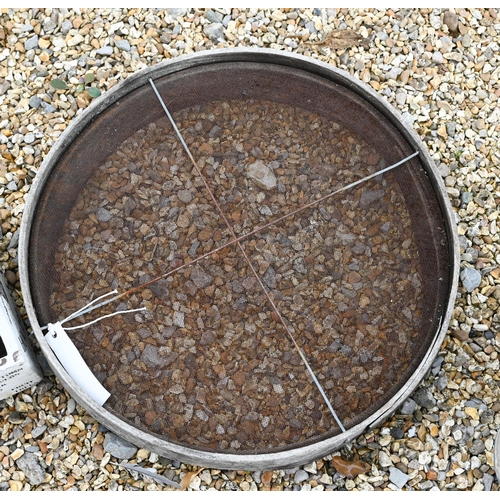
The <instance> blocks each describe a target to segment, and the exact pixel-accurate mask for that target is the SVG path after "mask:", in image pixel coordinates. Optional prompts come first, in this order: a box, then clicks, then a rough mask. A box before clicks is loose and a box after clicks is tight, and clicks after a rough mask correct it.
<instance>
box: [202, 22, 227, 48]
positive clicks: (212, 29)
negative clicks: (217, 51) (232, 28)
mask: <svg viewBox="0 0 500 500" xmlns="http://www.w3.org/2000/svg"><path fill="white" fill-rule="evenodd" d="M203 31H204V33H205V35H207V36H208V38H210V40H212V42H214V43H219V42H223V41H224V26H223V25H222V23H212V24H208V25H206V26H205V27H204V28H203Z"/></svg>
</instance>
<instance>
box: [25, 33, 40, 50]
mask: <svg viewBox="0 0 500 500" xmlns="http://www.w3.org/2000/svg"><path fill="white" fill-rule="evenodd" d="M37 47H38V35H35V36H32V37H31V38H28V39H27V40H26V41H25V42H24V48H25V49H26V50H32V49H36V48H37Z"/></svg>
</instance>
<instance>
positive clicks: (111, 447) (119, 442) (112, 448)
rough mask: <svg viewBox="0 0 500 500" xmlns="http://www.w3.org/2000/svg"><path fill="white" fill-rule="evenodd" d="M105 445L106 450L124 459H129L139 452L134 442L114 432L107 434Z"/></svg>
mask: <svg viewBox="0 0 500 500" xmlns="http://www.w3.org/2000/svg"><path fill="white" fill-rule="evenodd" d="M103 447H104V450H105V451H106V452H108V453H110V454H111V455H113V456H114V457H116V458H121V459H123V460H129V459H131V458H132V457H133V456H134V455H135V454H136V453H137V448H136V447H135V446H134V445H133V444H131V443H129V442H128V441H125V440H124V439H122V438H121V437H118V436H116V435H115V434H113V433H112V432H108V433H107V434H106V437H105V438H104V443H103Z"/></svg>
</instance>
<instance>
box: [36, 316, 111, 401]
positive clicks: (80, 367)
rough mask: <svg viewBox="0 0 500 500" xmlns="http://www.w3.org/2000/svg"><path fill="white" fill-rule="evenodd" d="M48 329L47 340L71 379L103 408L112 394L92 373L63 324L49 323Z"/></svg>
mask: <svg viewBox="0 0 500 500" xmlns="http://www.w3.org/2000/svg"><path fill="white" fill-rule="evenodd" d="M47 327H48V329H49V332H48V333H47V334H46V335H45V340H46V341H47V343H48V344H49V345H50V347H51V349H52V350H53V351H54V354H55V355H56V356H57V358H58V359H59V362H60V363H61V364H62V365H63V367H64V369H65V370H66V371H67V372H68V374H69V375H70V377H71V378H72V379H73V380H74V381H75V382H76V383H77V384H78V385H79V386H80V388H81V389H82V391H83V392H85V393H86V394H88V395H89V396H90V397H91V398H92V399H93V400H94V401H96V402H97V403H98V404H100V405H101V406H102V405H103V404H104V403H105V402H106V400H107V399H108V398H109V396H111V394H110V393H109V392H108V391H107V390H106V389H105V388H104V387H103V386H102V385H101V383H100V382H99V380H97V378H96V377H95V375H94V374H93V373H92V372H91V371H90V368H89V367H88V366H87V364H86V363H85V361H84V360H83V358H82V356H81V354H80V352H79V351H78V349H77V348H76V346H75V344H73V342H72V341H71V339H70V338H69V337H68V334H67V333H66V332H65V330H64V328H63V327H62V326H61V324H60V323H55V324H52V323H49V324H48V325H47Z"/></svg>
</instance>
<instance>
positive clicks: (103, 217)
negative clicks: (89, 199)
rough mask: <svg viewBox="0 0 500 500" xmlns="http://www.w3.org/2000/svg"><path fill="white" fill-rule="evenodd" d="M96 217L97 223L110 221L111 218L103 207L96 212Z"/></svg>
mask: <svg viewBox="0 0 500 500" xmlns="http://www.w3.org/2000/svg"><path fill="white" fill-rule="evenodd" d="M95 215H96V217H97V220H98V221H99V222H108V221H110V220H111V219H112V218H113V216H112V215H111V213H110V211H109V210H106V209H105V208H103V207H99V208H98V209H97V211H96V214H95Z"/></svg>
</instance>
